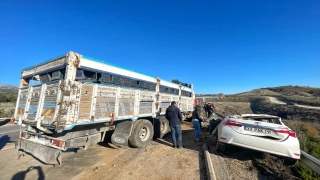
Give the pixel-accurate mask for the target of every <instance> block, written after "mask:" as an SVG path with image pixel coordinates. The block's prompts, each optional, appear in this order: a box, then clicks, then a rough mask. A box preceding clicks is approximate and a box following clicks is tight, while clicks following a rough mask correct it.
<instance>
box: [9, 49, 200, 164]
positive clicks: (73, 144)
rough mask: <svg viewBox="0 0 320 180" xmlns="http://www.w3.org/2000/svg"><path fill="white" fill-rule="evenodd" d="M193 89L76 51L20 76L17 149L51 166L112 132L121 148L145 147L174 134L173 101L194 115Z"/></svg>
mask: <svg viewBox="0 0 320 180" xmlns="http://www.w3.org/2000/svg"><path fill="white" fill-rule="evenodd" d="M194 100H195V95H194V91H193V86H192V85H191V84H186V83H181V82H179V81H177V80H175V81H172V82H168V81H165V80H162V79H160V78H154V77H150V76H146V75H143V74H140V73H136V72H133V71H129V70H126V69H123V68H120V67H116V66H113V65H110V64H107V63H105V62H103V61H99V60H95V59H93V58H89V57H86V56H83V55H80V54H78V53H75V52H69V53H67V54H65V55H62V56H60V57H57V58H54V59H51V60H48V61H45V62H43V63H40V64H37V65H35V66H32V67H29V68H25V69H23V70H22V72H21V80H20V87H19V94H18V98H17V103H16V108H15V113H14V118H15V123H18V124H20V125H22V126H23V127H25V128H23V130H22V131H21V132H20V138H19V139H18V140H17V141H16V148H18V149H19V150H20V151H23V152H27V153H29V154H31V155H33V156H34V157H35V158H37V159H39V160H41V161H42V162H44V163H48V164H61V152H63V151H65V150H67V149H71V148H80V149H82V148H83V149H86V148H87V147H88V146H89V145H92V144H96V143H98V142H101V141H103V140H104V138H105V134H106V132H107V131H113V134H112V136H111V142H112V143H113V144H115V145H117V146H129V145H130V146H131V147H142V146H144V145H146V144H147V143H148V142H149V141H150V140H151V139H152V138H153V137H155V138H161V137H162V136H163V135H164V134H166V133H167V132H169V130H170V128H169V124H168V120H167V119H165V117H164V114H165V111H166V108H167V107H168V106H169V105H170V102H171V101H176V102H177V105H178V107H179V108H180V109H181V112H187V111H192V109H193V106H194V102H195V101H194Z"/></svg>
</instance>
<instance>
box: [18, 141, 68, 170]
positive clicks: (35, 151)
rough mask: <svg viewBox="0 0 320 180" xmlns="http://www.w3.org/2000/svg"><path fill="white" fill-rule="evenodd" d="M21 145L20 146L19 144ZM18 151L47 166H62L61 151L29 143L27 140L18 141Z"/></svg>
mask: <svg viewBox="0 0 320 180" xmlns="http://www.w3.org/2000/svg"><path fill="white" fill-rule="evenodd" d="M19 143H20V144H19ZM15 145H16V149H17V148H18V149H19V150H20V151H23V152H26V153H28V154H31V155H32V156H33V157H35V158H36V159H39V160H40V161H42V162H43V163H46V164H59V165H61V162H62V158H61V150H59V149H53V148H51V147H47V146H44V145H42V144H39V143H35V142H32V141H28V140H26V139H20V142H19V140H16V142H15Z"/></svg>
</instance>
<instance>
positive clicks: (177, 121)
mask: <svg viewBox="0 0 320 180" xmlns="http://www.w3.org/2000/svg"><path fill="white" fill-rule="evenodd" d="M166 118H167V119H168V120H169V125H170V129H171V136H172V143H173V148H177V147H179V148H183V146H182V131H181V121H182V115H181V111H180V109H179V108H178V107H177V103H176V102H175V101H172V102H171V106H169V107H168V108H167V110H166ZM176 134H177V135H178V144H177V140H176Z"/></svg>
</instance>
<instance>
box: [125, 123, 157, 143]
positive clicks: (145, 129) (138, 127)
mask: <svg viewBox="0 0 320 180" xmlns="http://www.w3.org/2000/svg"><path fill="white" fill-rule="evenodd" d="M152 137H153V125H152V123H151V122H150V121H148V120H137V121H136V122H135V123H134V125H133V129H132V131H131V135H130V137H129V143H130V145H131V146H132V147H136V148H139V147H142V146H145V145H147V144H148V143H149V142H150V140H151V139H152Z"/></svg>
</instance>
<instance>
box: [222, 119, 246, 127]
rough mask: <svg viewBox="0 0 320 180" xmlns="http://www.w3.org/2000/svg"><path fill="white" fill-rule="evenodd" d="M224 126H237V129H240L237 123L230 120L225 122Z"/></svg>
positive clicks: (239, 124)
mask: <svg viewBox="0 0 320 180" xmlns="http://www.w3.org/2000/svg"><path fill="white" fill-rule="evenodd" d="M224 125H225V126H237V127H242V124H241V123H238V122H236V121H231V120H227V121H226V122H225V124H224Z"/></svg>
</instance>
